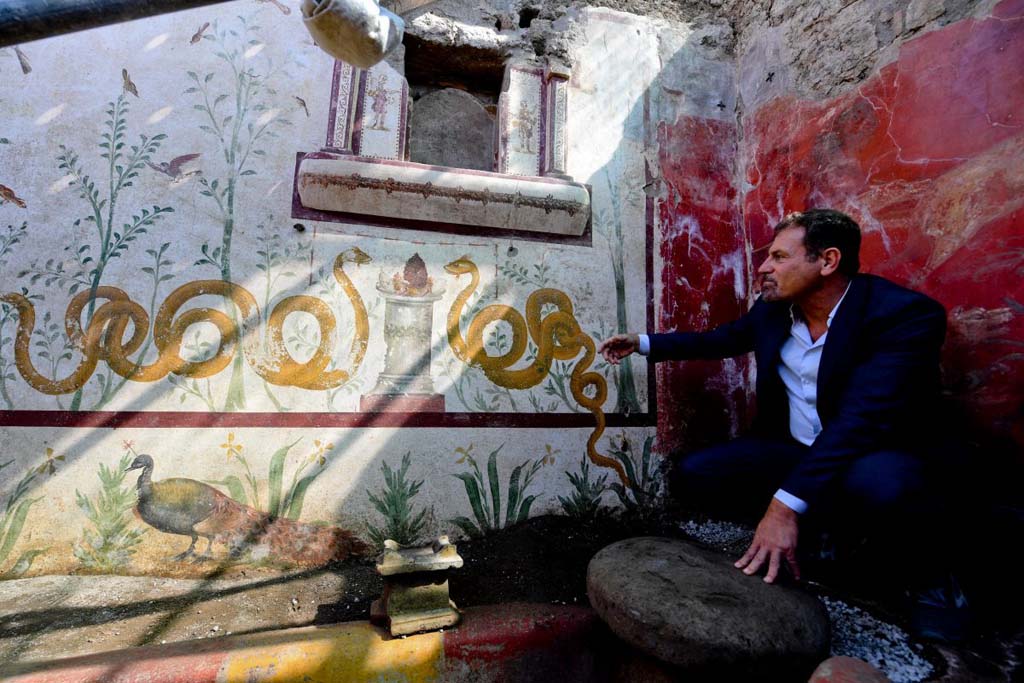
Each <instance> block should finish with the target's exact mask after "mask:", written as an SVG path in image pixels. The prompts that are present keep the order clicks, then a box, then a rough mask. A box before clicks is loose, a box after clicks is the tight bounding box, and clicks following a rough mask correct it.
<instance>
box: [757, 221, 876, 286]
mask: <svg viewBox="0 0 1024 683" xmlns="http://www.w3.org/2000/svg"><path fill="white" fill-rule="evenodd" d="M794 225H796V226H799V227H801V228H803V229H804V249H806V250H807V259H808V260H809V261H813V260H815V259H817V258H818V257H820V256H821V254H822V252H823V251H825V250H826V249H831V248H833V247H834V248H836V249H838V250H839V253H840V254H842V258H841V259H839V272H840V273H842V274H843V275H846V276H847V277H853V276H854V275H856V274H857V272H858V271H859V270H860V226H859V225H857V221H855V220H853V219H852V218H850V217H849V216H847V215H846V214H845V213H843V212H842V211H835V210H834V209H809V210H807V211H798V212H797V213H791V214H789V215H788V216H786V217H785V218H783V219H782V220H781V221H779V224H778V225H776V226H775V234H776V235H778V234H779V233H780V232H781V231H783V230H785V229H786V228H789V227H793V226H794Z"/></svg>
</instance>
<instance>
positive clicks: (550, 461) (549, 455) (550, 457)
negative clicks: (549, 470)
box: [541, 443, 562, 465]
mask: <svg viewBox="0 0 1024 683" xmlns="http://www.w3.org/2000/svg"><path fill="white" fill-rule="evenodd" d="M544 451H545V453H544V457H543V458H541V462H542V463H544V464H545V465H554V464H555V456H556V455H558V454H559V453H561V452H562V451H561V449H559V448H552V447H551V444H549V443H546V444H544Z"/></svg>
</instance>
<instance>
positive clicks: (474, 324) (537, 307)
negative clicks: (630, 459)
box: [444, 256, 629, 486]
mask: <svg viewBox="0 0 1024 683" xmlns="http://www.w3.org/2000/svg"><path fill="white" fill-rule="evenodd" d="M444 269H445V270H446V271H448V272H449V273H451V274H452V275H455V276H456V277H458V276H461V275H467V274H468V275H469V276H470V281H469V285H467V286H466V288H465V289H463V290H462V291H461V292H459V295H458V296H457V297H455V301H454V302H453V303H452V307H451V309H450V310H449V311H448V345H449V346H450V347H451V349H452V352H453V353H454V354H455V356H456V357H457V358H458V359H459V360H461V361H463V362H464V363H468V364H470V365H474V366H476V367H479V368H480V369H481V370H482V371H483V373H484V375H485V376H486V377H487V379H489V380H490V381H492V382H494V383H495V384H497V385H498V386H502V387H506V388H508V389H528V388H530V387H533V386H536V385H538V384H540V383H541V382H543V381H544V379H545V378H546V377H547V376H548V374H549V373H550V371H551V363H552V362H553V361H554V360H569V359H572V358H575V357H576V356H577V355H578V354H579V352H580V350H581V349H582V350H583V357H582V358H580V359H579V361H577V362H576V365H575V366H573V369H572V374H571V376H570V378H569V388H570V390H571V392H572V396H573V398H574V399H576V401H577V402H578V403H579V404H580V405H581V406H583V407H584V408H586V409H588V410H589V411H590V412H591V413H593V414H594V419H595V420H596V421H597V425H596V426H595V427H594V431H593V432H591V434H590V438H589V439H588V440H587V456H588V457H589V458H590V460H591V461H592V462H594V463H595V464H597V465H600V466H602V467H610V468H612V469H613V470H615V472H616V473H617V474H618V475H619V479H621V480H622V482H623V484H625V485H626V486H628V485H629V478H628V477H627V476H626V472H625V470H624V469H623V467H622V464H621V463H620V462H618V461H617V460H615V459H613V458H610V457H608V456H606V455H601V454H600V453H598V452H597V442H598V440H599V439H600V438H601V435H602V434H603V433H604V428H605V417H604V410H603V409H602V406H603V405H604V402H605V399H606V398H607V397H608V385H607V383H606V382H605V380H604V377H602V376H601V375H600V374H598V373H596V372H587V369H588V368H589V367H590V365H591V363H593V362H594V355H595V349H594V340H593V339H591V338H590V337H589V336H588V335H587V334H586V333H584V332H583V330H582V329H580V325H579V322H578V321H577V320H576V316H575V315H574V314H573V308H572V301H570V299H569V297H568V295H566V294H565V292H562V291H559V290H557V289H551V288H547V287H545V288H543V289H538V290H536V291H534V292H532V293H531V294H530V296H529V297H528V298H527V300H526V317H525V319H524V317H523V315H522V314H521V313H520V312H519V311H517V310H516V309H515V308H513V307H512V306H507V305H504V304H491V305H489V306H486V307H484V308H483V309H482V310H481V311H480V312H479V313H477V314H476V315H475V316H474V317H473V319H472V320H471V321H470V322H469V326H468V327H467V329H466V336H465V338H464V337H463V336H462V330H461V328H460V320H461V319H462V312H463V309H464V308H465V307H466V304H467V303H468V302H469V299H470V297H471V296H472V295H473V292H475V291H476V288H477V286H478V285H479V284H480V271H479V270H478V268H477V266H476V264H475V263H473V261H471V260H470V259H469V258H468V257H466V256H463V257H462V258H459V259H456V260H454V261H452V262H451V263H449V264H448V265H446V266H445V267H444ZM547 304H550V305H553V306H555V309H556V310H553V311H551V312H549V313H548V314H547V315H545V316H543V317H542V315H541V313H542V310H543V308H544V306H545V305H547ZM497 321H504V322H505V323H507V324H508V325H509V326H510V327H511V328H512V345H511V348H509V350H508V351H507V352H505V353H504V354H502V355H500V356H490V355H488V354H487V350H486V348H485V347H484V329H485V328H486V327H487V326H488V325H490V324H491V323H493V322H497ZM528 338H529V339H532V340H533V343H534V344H535V345H536V346H537V356H536V358H534V360H533V362H532V363H531V364H530V365H528V366H527V367H525V368H521V369H518V370H510V369H509V368H510V367H511V366H512V365H514V364H515V363H517V362H518V361H519V359H520V358H522V357H523V354H524V353H525V352H526V342H527V339H528ZM587 387H593V388H594V396H593V397H588V396H587V395H586V392H585V390H586V389H587Z"/></svg>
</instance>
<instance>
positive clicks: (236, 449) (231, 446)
mask: <svg viewBox="0 0 1024 683" xmlns="http://www.w3.org/2000/svg"><path fill="white" fill-rule="evenodd" d="M220 447H221V448H223V449H224V455H225V456H226V457H227V459H228V460H230V459H231V458H234V457H241V455H242V448H243V446H242V444H240V443H238V442H236V441H235V433H234V432H228V439H227V441H225V442H224V443H222V444H221V445H220Z"/></svg>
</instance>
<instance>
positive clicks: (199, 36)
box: [188, 22, 210, 45]
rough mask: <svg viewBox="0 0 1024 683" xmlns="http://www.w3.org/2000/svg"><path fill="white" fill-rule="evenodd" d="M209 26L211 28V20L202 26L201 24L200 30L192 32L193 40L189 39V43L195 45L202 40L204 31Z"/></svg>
mask: <svg viewBox="0 0 1024 683" xmlns="http://www.w3.org/2000/svg"><path fill="white" fill-rule="evenodd" d="M208 28H210V22H206V23H205V24H203V25H202V26H200V27H199V30H198V31H196V32H195V33H193V34H192V40H190V41H188V42H189V44H190V45H195V44H196V43H198V42H199V41H200V40H202V39H203V32H204V31H205V30H206V29H208Z"/></svg>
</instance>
